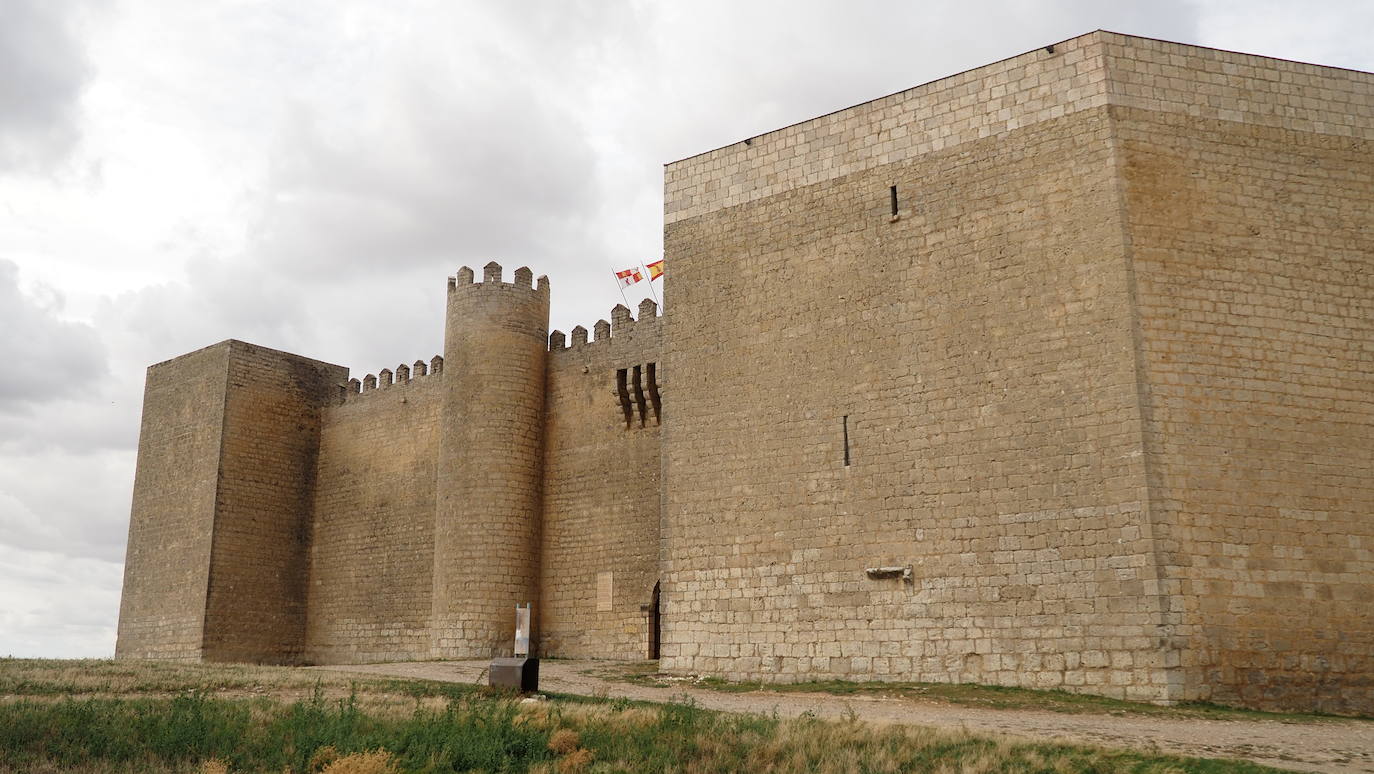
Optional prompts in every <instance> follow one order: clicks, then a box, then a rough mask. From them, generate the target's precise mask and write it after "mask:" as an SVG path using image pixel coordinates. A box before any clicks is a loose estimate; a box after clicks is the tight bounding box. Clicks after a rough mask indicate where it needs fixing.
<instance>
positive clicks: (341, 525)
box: [117, 31, 1374, 712]
mask: <svg viewBox="0 0 1374 774" xmlns="http://www.w3.org/2000/svg"><path fill="white" fill-rule="evenodd" d="M664 205H665V207H664V211H665V227H664V240H665V256H666V259H667V265H668V266H669V267H670V273H669V278H668V285H667V287H666V288H665V291H666V293H667V294H668V295H670V296H671V305H670V306H669V307H668V308H667V309H666V310H665V313H664V314H662V315H661V316H660V315H659V314H658V312H657V309H656V307H655V305H654V304H653V303H652V302H645V303H644V304H641V305H640V307H639V309H638V310H636V313H632V312H631V310H629V309H627V308H625V307H623V306H622V307H617V308H616V309H614V310H613V311H612V313H611V319H610V321H609V322H607V321H601V322H598V323H596V325H595V326H594V331H593V334H592V335H589V334H588V331H587V330H585V329H584V328H581V327H578V328H575V329H573V331H572V335H571V341H569V340H568V339H567V338H565V336H564V334H563V333H561V332H558V331H554V332H552V333H550V332H549V331H548V303H549V294H550V292H551V291H550V287H549V283H548V282H547V281H546V280H545V278H543V277H540V278H539V279H538V280H537V281H536V280H535V279H534V278H533V277H532V276H531V273H530V272H529V270H527V269H519V270H517V271H515V272H514V275H513V277H512V278H511V279H512V280H513V281H512V282H506V281H505V279H506V278H505V277H504V276H503V271H502V269H501V267H500V266H498V265H496V264H489V265H487V266H486V267H485V268H483V269H482V276H481V277H480V281H479V278H477V277H475V276H474V275H473V272H472V271H470V270H468V269H463V270H462V271H459V272H458V273H457V276H455V277H452V278H450V279H449V281H448V289H447V293H448V307H447V319H446V327H445V340H444V352H443V355H442V358H439V357H436V358H434V359H433V361H432V362H425V361H417V362H415V363H414V364H413V366H406V365H401V366H398V367H397V368H396V369H395V370H384V371H381V372H380V373H379V374H378V375H377V376H375V377H374V376H372V375H368V376H367V377H366V378H365V379H364V380H363V381H362V382H361V383H360V382H359V381H358V380H357V379H350V378H349V372H348V370H347V369H345V368H343V367H340V366H335V365H330V364H327V363H323V362H319V361H315V360H310V359H308V358H304V357H300V356H297V355H292V354H287V353H284V352H278V351H274V350H270V349H265V348H262V347H257V346H253V345H250V344H245V343H242V342H238V341H227V342H224V343H221V344H217V345H214V346H211V347H208V348H206V349H202V350H199V351H197V352H192V353H190V354H187V355H183V356H181V357H178V358H175V359H173V360H169V361H167V362H164V363H160V364H158V365H155V366H152V367H151V368H150V369H149V371H148V379H147V389H146V397H145V402H144V406H143V423H142V433H141V436H140V440H139V457H138V469H137V477H136V482H135V487H134V502H133V516H132V520H131V525H130V531H129V548H128V561H127V565H126V571H125V581H124V592H123V600H122V605H121V610H120V621H119V640H118V648H117V653H118V655H119V656H120V657H130V658H165V659H191V660H207V661H249V662H267V663H340V662H365V661H380V660H389V661H396V660H410V659H436V658H486V657H490V656H493V655H501V654H508V653H509V649H510V647H511V641H512V630H513V626H514V616H513V608H514V607H515V605H516V604H518V603H522V602H532V603H533V605H534V610H535V621H536V623H535V633H534V642H535V643H536V644H535V649H536V652H537V653H538V654H539V655H544V656H568V657H589V658H609V659H642V658H645V657H660V656H661V668H662V669H663V670H665V671H667V672H672V673H702V674H713V675H720V676H724V677H727V678H738V679H759V680H765V681H796V680H802V679H812V678H843V679H857V680H911V681H939V682H958V681H968V682H979V683H990V684H998V685H1017V686H1028V687H1041V688H1061V689H1066V690H1071V691H1080V692H1088V693H1095V694H1103V695H1109V696H1117V697H1125V698H1131V699H1141V700H1149V701H1157V702H1170V701H1179V700H1189V699H1211V700H1214V701H1222V702H1231V703H1239V704H1244V705H1248V706H1254V707H1267V708H1304V709H1321V710H1328V711H1337V712H1360V711H1362V712H1374V215H1371V212H1374V75H1371V74H1368V73H1362V72H1353V71H1348V70H1340V69H1336V68H1329V67H1320V66H1314V65H1308V64H1300V63H1295V62H1289V61H1281V60H1275V59H1268V58H1264V57H1258V56H1250V55H1245V54H1237V53H1231V52H1226V51H1218V50H1212V49H1204V48H1199V47H1194V46H1187V45H1180V44H1175V43H1166V42H1161V41H1156V40H1148V39H1142V38H1136V37H1130V36H1125V35H1119V34H1115V33H1108V32H1101V31H1098V32H1093V33H1090V34H1087V35H1083V36H1080V37H1077V38H1073V39H1071V40H1067V41H1063V42H1060V43H1056V44H1054V45H1052V46H1046V47H1045V48H1043V49H1036V50H1034V51H1031V52H1029V53H1025V54H1022V55H1019V56H1015V57H1012V58H1010V59H1007V60H1004V61H1001V62H997V63H994V64H990V65H987V66H984V67H980V68H977V69H975V70H970V71H968V72H964V73H961V74H959V75H955V76H951V77H949V78H944V79H942V80H938V81H934V82H931V83H928V84H925V85H923V86H918V87H916V88H913V89H910V90H907V91H903V92H900V93H897V94H893V95H890V96H887V97H883V98H881V99H877V100H873V101H871V102H867V103H864V104H861V105H858V106H855V107H851V108H848V109H845V110H840V111H837V112H834V113H831V114H829V115H825V116H821V117H819V118H815V119H812V120H809V121H804V122H802V123H799V124H796V125H793V126H789V127H785V128H782V129H779V130H777V131H773V132H769V133H767V134H764V135H761V136H758V137H753V138H750V139H748V140H745V141H742V142H738V143H735V144H733V145H729V146H726V147H723V148H719V149H716V150H713V151H710V152H708V153H704V154H701V155H699V156H694V157H692V158H688V159H684V160H682V161H678V162H676V163H673V164H669V165H668V166H667V168H666V170H665V202H664Z"/></svg>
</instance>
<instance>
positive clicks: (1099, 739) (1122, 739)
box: [313, 660, 1374, 774]
mask: <svg viewBox="0 0 1374 774" xmlns="http://www.w3.org/2000/svg"><path fill="white" fill-rule="evenodd" d="M603 666H604V663H602V662H595V661H562V660H558V661H543V662H540V665H539V672H540V674H539V685H540V688H542V689H544V690H547V691H552V692H555V693H574V694H582V695H587V696H602V697H610V698H618V697H624V698H628V699H640V700H645V701H661V702H666V701H674V700H678V701H681V700H683V697H684V696H685V697H689V698H690V699H691V700H692V701H693V702H695V703H696V705H697V706H699V707H705V708H708V709H714V710H723V711H726V712H759V713H772V712H774V711H776V712H777V713H778V714H779V715H781V716H783V717H795V716H798V715H802V714H803V713H807V712H810V713H813V714H815V715H816V716H818V717H825V718H843V717H846V716H848V715H849V714H850V713H853V714H856V715H857V716H858V717H859V718H861V719H862V720H865V721H868V722H870V723H880V724H882V723H903V724H908V725H922V726H934V727H937V728H947V729H958V730H967V731H970V732H974V733H984V734H1003V735H1008V736H1019V737H1027V738H1031V739H1037V740H1047V739H1062V740H1065V741H1071V742H1087V743H1090V744H1097V745H1102V746H1105V747H1129V748H1135V749H1140V750H1158V751H1162V752H1167V753H1174V754H1179V755H1191V756H1196V757H1200V758H1242V759H1246V760H1251V761H1254V762H1256V763H1262V764H1265V765H1268V766H1274V767H1277V768H1284V769H1296V770H1301V771H1316V772H1329V773H1330V774H1356V772H1359V773H1360V774H1370V773H1371V772H1374V722H1371V721H1360V720H1338V719H1332V720H1323V721H1319V722H1297V721H1284V720H1267V719H1265V720H1250V719H1245V720H1201V719H1173V718H1155V717H1149V716H1130V715H1126V716H1117V715H1111V714H1068V713H1061V712H1048V711H1039V710H1022V709H982V708H977V707H965V706H960V705H956V704H949V703H945V702H940V701H935V700H928V699H921V698H909V697H903V698H890V697H877V696H861V695H860V696H853V695H850V696H835V695H830V694H825V693H772V692H768V691H755V692H749V693H725V692H721V691H714V690H711V689H709V688H698V687H690V686H686V685H674V686H667V687H656V686H647V685H635V684H629V683H625V682H621V681H618V680H611V679H607V678H604V677H598V676H595V675H592V674H586V673H587V672H589V671H596V670H597V669H598V667H603ZM486 667H487V664H486V662H484V661H436V662H415V663H401V664H367V665H351V666H327V667H313V668H314V669H323V670H329V671H338V672H355V673H361V674H369V675H392V676H396V677H412V678H420V679H426V680H445V681H451V682H460V683H485V682H486V679H487V676H486Z"/></svg>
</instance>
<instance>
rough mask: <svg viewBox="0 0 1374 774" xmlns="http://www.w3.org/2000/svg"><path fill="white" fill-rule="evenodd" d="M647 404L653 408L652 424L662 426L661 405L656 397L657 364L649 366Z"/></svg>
mask: <svg viewBox="0 0 1374 774" xmlns="http://www.w3.org/2000/svg"><path fill="white" fill-rule="evenodd" d="M648 367H649V376H648V378H649V402H650V403H651V404H653V407H654V424H656V425H661V424H663V403H662V402H661V400H660V399H659V397H658V364H657V363H650V364H649V366H648Z"/></svg>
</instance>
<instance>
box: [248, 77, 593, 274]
mask: <svg viewBox="0 0 1374 774" xmlns="http://www.w3.org/2000/svg"><path fill="white" fill-rule="evenodd" d="M493 57H499V54H496V53H493ZM492 67H493V69H495V70H502V69H503V68H502V67H501V62H500V61H499V60H498V61H494V62H493V63H492ZM417 69H419V68H417V67H416V66H415V65H411V66H407V67H405V68H401V69H399V70H398V71H397V72H396V73H394V75H393V76H392V77H390V78H387V79H385V80H383V81H382V82H381V83H379V84H378V86H377V91H376V92H375V93H374V94H373V96H375V97H376V98H377V99H378V101H379V104H377V105H376V106H375V107H374V110H376V111H377V113H378V115H382V116H385V119H384V121H383V122H382V124H381V126H380V127H378V130H377V131H365V132H358V133H355V134H352V135H351V136H348V137H346V138H337V137H334V138H330V139H326V138H325V137H324V136H323V133H322V132H321V131H320V130H319V129H318V126H319V122H320V121H321V120H322V118H321V117H320V116H318V115H316V114H315V113H314V112H313V111H312V110H311V109H310V108H309V107H306V106H301V107H300V108H298V110H297V111H296V113H295V115H294V117H293V119H292V120H291V122H290V124H289V126H288V127H287V128H286V130H285V131H284V132H283V135H282V138H281V140H280V141H279V143H278V146H277V148H276V149H275V150H274V158H275V159H276V160H277V161H276V163H275V165H274V173H273V175H272V178H271V179H270V181H269V185H268V190H267V192H266V194H265V195H264V197H263V203H262V207H261V210H260V213H259V216H258V219H257V221H256V222H255V223H254V224H253V226H252V229H253V242H252V244H251V247H250V250H251V251H252V252H253V254H254V257H255V258H256V259H257V260H258V261H259V262H260V263H261V265H263V266H264V267H268V266H270V267H271V268H273V269H274V270H279V271H284V272H289V273H292V274H293V275H295V276H296V277H297V278H305V277H310V278H312V279H314V280H315V281H318V282H326V283H327V282H330V281H331V280H332V279H335V278H338V277H340V276H342V275H346V274H350V273H360V274H365V275H375V274H383V273H391V272H394V271H395V269H396V268H397V267H398V266H409V267H413V266H416V265H427V266H430V267H437V266H440V265H447V264H452V265H454V266H456V265H457V264H458V263H462V262H465V261H466V262H470V261H473V260H479V259H480V260H481V261H482V262H485V260H488V259H489V258H491V257H493V256H500V255H503V254H504V255H522V254H523V255H539V254H547V253H556V252H558V251H560V250H564V249H567V248H568V247H569V246H570V245H587V244H594V243H595V242H596V239H595V238H594V237H593V236H592V232H591V229H590V228H589V227H588V224H589V222H590V220H591V215H592V214H593V211H592V208H593V207H594V202H595V201H596V197H595V195H594V194H595V190H594V186H595V178H594V174H593V172H594V169H593V165H594V159H593V155H592V150H591V148H590V147H589V146H588V144H587V142H586V141H585V139H584V138H583V137H582V135H581V134H580V131H579V127H578V122H577V120H576V116H575V115H572V114H570V113H568V112H567V111H566V110H564V109H562V108H559V107H558V106H557V105H556V104H554V103H552V102H551V101H549V100H547V99H544V98H542V96H541V95H540V94H539V93H537V92H536V91H535V90H533V88H532V86H531V84H529V83H526V82H521V81H518V80H512V81H501V80H496V79H493V78H491V77H490V76H489V75H482V74H478V73H457V74H455V75H456V78H457V80H449V79H447V78H444V77H440V78H434V77H433V75H432V74H431V75H430V76H429V77H425V75H424V74H422V73H420V72H416V70H417ZM517 260H518V259H517Z"/></svg>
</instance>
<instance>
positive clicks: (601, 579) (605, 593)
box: [596, 572, 614, 613]
mask: <svg viewBox="0 0 1374 774" xmlns="http://www.w3.org/2000/svg"><path fill="white" fill-rule="evenodd" d="M613 593H614V591H613V588H612V580H611V573H609V572H599V573H597V574H596V612H598V613H608V612H610V610H611V595H612V594H613Z"/></svg>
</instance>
